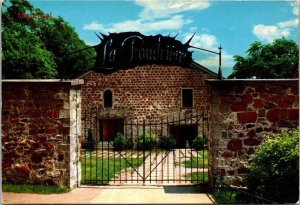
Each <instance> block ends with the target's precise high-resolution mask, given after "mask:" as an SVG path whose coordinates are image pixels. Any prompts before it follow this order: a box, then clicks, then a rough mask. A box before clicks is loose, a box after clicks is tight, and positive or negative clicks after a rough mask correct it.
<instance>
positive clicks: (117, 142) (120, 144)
mask: <svg viewBox="0 0 300 205" xmlns="http://www.w3.org/2000/svg"><path fill="white" fill-rule="evenodd" d="M125 148H127V141H126V139H125V136H124V135H123V134H122V133H120V132H118V133H117V134H116V136H115V139H114V149H115V150H123V149H125Z"/></svg>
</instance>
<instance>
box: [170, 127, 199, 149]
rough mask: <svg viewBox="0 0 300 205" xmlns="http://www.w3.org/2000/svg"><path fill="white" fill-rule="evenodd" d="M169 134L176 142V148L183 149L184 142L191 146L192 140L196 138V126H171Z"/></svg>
mask: <svg viewBox="0 0 300 205" xmlns="http://www.w3.org/2000/svg"><path fill="white" fill-rule="evenodd" d="M170 134H171V135H172V136H173V137H174V138H175V140H176V148H185V147H186V146H187V145H186V140H188V143H189V145H190V146H191V145H192V141H193V139H195V138H196V137H197V136H198V126H197V125H171V126H170Z"/></svg>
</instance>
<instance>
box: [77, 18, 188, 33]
mask: <svg viewBox="0 0 300 205" xmlns="http://www.w3.org/2000/svg"><path fill="white" fill-rule="evenodd" d="M190 23H192V20H190V19H187V20H185V19H184V18H183V16H182V15H176V16H173V17H171V18H169V19H165V20H159V21H147V20H142V19H137V20H127V21H123V22H119V23H112V24H109V25H106V26H103V25H102V24H97V23H91V24H87V25H85V26H84V27H83V29H86V30H97V31H102V32H125V31H138V32H141V33H144V34H149V33H151V32H157V31H163V30H180V29H182V27H183V26H184V25H186V24H190Z"/></svg>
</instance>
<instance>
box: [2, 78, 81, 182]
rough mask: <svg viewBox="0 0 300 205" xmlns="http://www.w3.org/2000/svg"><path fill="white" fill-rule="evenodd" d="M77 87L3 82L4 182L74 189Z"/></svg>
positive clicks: (49, 82) (78, 106)
mask: <svg viewBox="0 0 300 205" xmlns="http://www.w3.org/2000/svg"><path fill="white" fill-rule="evenodd" d="M76 84H79V81H78V80H76V81H68V82H66V81H65V82H60V81H58V80H19V81H17V80H5V81H2V88H3V91H2V132H1V135H2V176H3V181H4V182H10V183H31V184H49V185H50V184H51V185H52V184H55V185H60V186H67V187H70V188H74V187H75V185H76V181H77V174H76V173H77V172H79V173H80V164H79V165H78V166H77V164H78V155H77V153H78V152H77V150H78V148H77V146H78V143H77V142H78V136H79V135H80V132H81V128H80V124H81V122H80V120H81V118H80V112H81V102H80V100H81V99H80V87H78V85H77V86H76ZM77 168H79V170H77ZM74 175H76V176H74ZM79 177H80V175H79Z"/></svg>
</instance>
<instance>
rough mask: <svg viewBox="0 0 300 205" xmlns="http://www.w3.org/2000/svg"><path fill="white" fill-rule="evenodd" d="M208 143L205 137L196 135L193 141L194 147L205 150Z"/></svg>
mask: <svg viewBox="0 0 300 205" xmlns="http://www.w3.org/2000/svg"><path fill="white" fill-rule="evenodd" d="M205 144H206V140H205V138H204V137H196V138H195V139H194V140H193V142H192V148H194V149H195V150H203V149H204V147H205Z"/></svg>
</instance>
